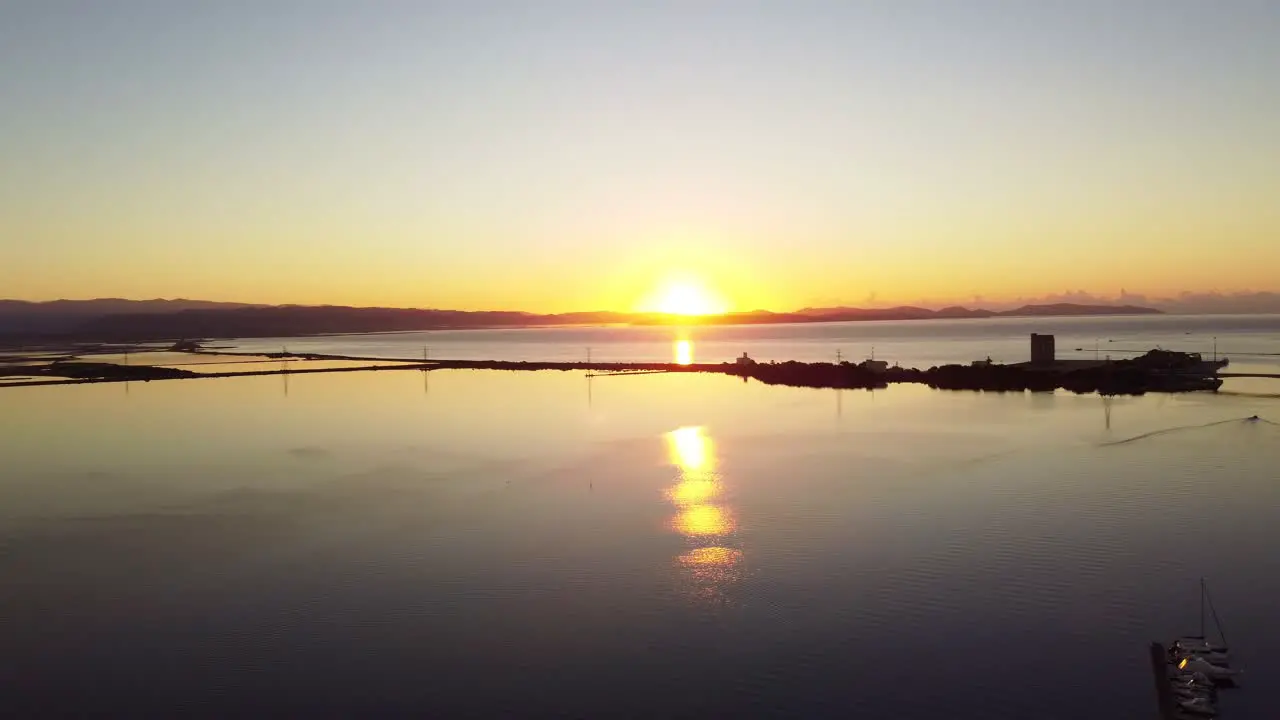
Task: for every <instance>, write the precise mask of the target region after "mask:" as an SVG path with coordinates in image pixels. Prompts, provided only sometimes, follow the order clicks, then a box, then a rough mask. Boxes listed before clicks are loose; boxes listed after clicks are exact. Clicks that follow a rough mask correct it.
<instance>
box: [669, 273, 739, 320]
mask: <svg viewBox="0 0 1280 720" xmlns="http://www.w3.org/2000/svg"><path fill="white" fill-rule="evenodd" d="M653 309H654V310H656V311H657V312H660V313H665V314H667V315H719V314H721V313H723V312H725V310H726V309H727V308H726V306H725V303H724V301H722V300H721V299H719V298H718V297H716V296H715V294H713V293H712V292H710V291H709V290H707V289H706V287H704V286H703V285H702V284H701V283H699V282H697V281H695V280H678V281H673V282H669V283H667V284H666V285H665V286H663V288H662V290H661V291H659V292H658V294H657V301H656V302H655V303H654V307H653Z"/></svg>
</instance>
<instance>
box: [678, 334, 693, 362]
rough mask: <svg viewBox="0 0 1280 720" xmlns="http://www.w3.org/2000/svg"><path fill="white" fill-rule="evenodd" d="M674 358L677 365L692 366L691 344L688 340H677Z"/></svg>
mask: <svg viewBox="0 0 1280 720" xmlns="http://www.w3.org/2000/svg"><path fill="white" fill-rule="evenodd" d="M675 357H676V364H677V365H692V364H693V343H692V342H689V341H688V340H677V341H676V344H675Z"/></svg>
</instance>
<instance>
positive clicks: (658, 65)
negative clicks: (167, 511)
mask: <svg viewBox="0 0 1280 720" xmlns="http://www.w3.org/2000/svg"><path fill="white" fill-rule="evenodd" d="M1276 38H1280V3H1277V2H1272V1H1269V0H1232V1H1231V2H1217V3H1215V2H1204V1H1201V0H1194V1H1192V0H1160V1H1156V0H1130V1H1126V2H1116V1H1115V0H1044V1H1041V2H1022V1H1019V0H968V1H966V2H953V1H951V0H936V1H934V2H924V1H920V0H894V1H893V2H848V1H847V0H832V1H830V2H825V1H817V0H791V1H783V0H775V1H769V2H765V1H762V0H723V1H718V2H717V1H713V0H683V1H679V0H671V1H669V2H664V1H661V0H651V1H648V2H629V1H624V0H616V1H614V2H601V1H599V0H538V1H535V0H515V1H511V2H504V1H499V0H465V1H459V2H433V1H432V0H406V1H404V2H389V1H380V0H368V1H365V2H349V1H347V0H343V1H340V2H339V1H333V0H254V1H252V2H246V1H244V0H216V1H213V0H209V1H206V0H188V1H187V2H170V1H169V0H113V2H99V1H97V0H81V1H79V2H69V1H65V0H0V297H10V298H20V299H30V300H47V299H53V298H59V297H68V298H88V297H104V296H115V297H130V298H152V297H188V298H201V299H212V300H234V301H247V302H268V303H290V302H292V303H333V304H353V305H394V306H412V307H450V308H459V309H522V310H529V311H535V312H559V311H568V310H633V309H643V308H646V307H648V306H650V305H652V303H653V298H654V296H655V294H660V293H661V292H663V290H661V288H664V287H671V286H672V283H676V284H679V283H685V286H684V289H685V290H688V288H689V287H694V288H695V289H697V288H700V289H701V292H703V293H704V294H705V295H707V296H710V297H714V298H715V299H717V300H718V301H720V302H721V304H722V305H723V307H725V308H728V309H734V310H750V309H755V308H768V309H774V310H789V309H794V308H799V307H804V306H813V305H832V304H862V305H867V304H876V305H884V304H896V303H900V302H950V301H962V302H967V303H971V304H972V303H973V302H980V301H983V300H988V299H990V300H996V299H1008V298H1013V297H1023V296H1037V295H1042V294H1046V293H1052V292H1063V291H1066V290H1069V291H1073V292H1074V291H1077V290H1080V291H1084V292H1088V293H1104V294H1113V295H1114V294H1117V293H1119V291H1120V290H1121V289H1122V288H1124V289H1126V290H1127V291H1128V292H1129V293H1143V294H1148V295H1153V296H1156V295H1161V294H1168V295H1172V294H1176V293H1178V292H1180V291H1196V292H1202V291H1214V290H1216V291H1220V292H1228V293H1229V292H1238V291H1244V290H1255V291H1258V290H1276V289H1280V275H1278V274H1277V272H1276V270H1277V268H1280V190H1278V189H1280V42H1277V41H1276Z"/></svg>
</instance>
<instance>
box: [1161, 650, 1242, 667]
mask: <svg viewBox="0 0 1280 720" xmlns="http://www.w3.org/2000/svg"><path fill="white" fill-rule="evenodd" d="M1172 655H1173V657H1172V659H1173V662H1174V663H1178V662H1181V661H1183V660H1187V659H1199V660H1204V661H1205V662H1208V663H1212V664H1214V665H1217V666H1219V667H1231V657H1230V656H1229V655H1227V654H1226V653H1215V652H1203V653H1200V652H1175V653H1173V654H1172Z"/></svg>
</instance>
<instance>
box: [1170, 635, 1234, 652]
mask: <svg viewBox="0 0 1280 720" xmlns="http://www.w3.org/2000/svg"><path fill="white" fill-rule="evenodd" d="M1173 649H1174V650H1181V651H1185V652H1193V653H1205V652H1214V653H1226V652H1227V650H1228V648H1227V646H1226V645H1223V644H1221V643H1211V642H1208V641H1206V640H1205V639H1204V638H1178V639H1177V640H1174V641H1173Z"/></svg>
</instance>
